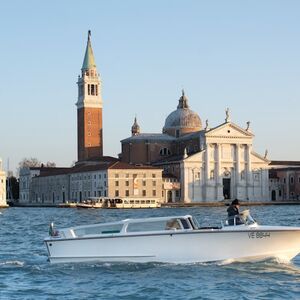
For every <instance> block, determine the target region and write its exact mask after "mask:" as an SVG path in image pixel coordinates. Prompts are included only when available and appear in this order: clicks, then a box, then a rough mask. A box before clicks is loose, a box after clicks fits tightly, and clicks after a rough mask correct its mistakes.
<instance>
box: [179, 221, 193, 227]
mask: <svg viewBox="0 0 300 300" xmlns="http://www.w3.org/2000/svg"><path fill="white" fill-rule="evenodd" d="M180 221H181V224H182V226H183V228H184V229H190V228H191V227H190V224H189V222H188V221H187V220H186V219H180Z"/></svg>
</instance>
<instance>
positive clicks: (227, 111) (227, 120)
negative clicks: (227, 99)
mask: <svg viewBox="0 0 300 300" xmlns="http://www.w3.org/2000/svg"><path fill="white" fill-rule="evenodd" d="M225 114H226V118H225V122H226V123H227V122H229V121H230V115H229V108H228V107H227V108H226V110H225Z"/></svg>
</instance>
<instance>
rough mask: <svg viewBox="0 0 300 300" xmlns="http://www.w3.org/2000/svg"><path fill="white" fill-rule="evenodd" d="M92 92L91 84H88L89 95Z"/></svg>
mask: <svg viewBox="0 0 300 300" xmlns="http://www.w3.org/2000/svg"><path fill="white" fill-rule="evenodd" d="M90 94H91V85H90V84H88V95H90Z"/></svg>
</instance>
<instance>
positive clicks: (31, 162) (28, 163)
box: [19, 157, 41, 169]
mask: <svg viewBox="0 0 300 300" xmlns="http://www.w3.org/2000/svg"><path fill="white" fill-rule="evenodd" d="M40 166H41V162H40V161H39V160H38V159H37V158H35V157H31V158H23V159H22V160H21V161H20V162H19V169H21V168H25V167H27V168H32V167H40Z"/></svg>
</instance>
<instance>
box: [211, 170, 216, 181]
mask: <svg viewBox="0 0 300 300" xmlns="http://www.w3.org/2000/svg"><path fill="white" fill-rule="evenodd" d="M214 178H215V170H211V171H210V179H214Z"/></svg>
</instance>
